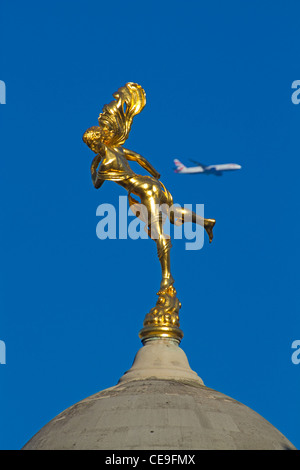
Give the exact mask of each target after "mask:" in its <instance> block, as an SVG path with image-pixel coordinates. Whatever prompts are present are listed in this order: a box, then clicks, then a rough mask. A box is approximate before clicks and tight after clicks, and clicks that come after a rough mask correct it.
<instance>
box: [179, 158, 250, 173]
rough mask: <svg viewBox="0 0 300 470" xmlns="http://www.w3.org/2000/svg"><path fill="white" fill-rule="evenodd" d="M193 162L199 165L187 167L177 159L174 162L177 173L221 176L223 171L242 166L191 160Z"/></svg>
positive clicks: (237, 168) (238, 168)
mask: <svg viewBox="0 0 300 470" xmlns="http://www.w3.org/2000/svg"><path fill="white" fill-rule="evenodd" d="M191 162H193V163H195V164H196V165H197V166H192V167H187V166H185V165H184V164H183V163H181V162H180V161H179V160H177V159H175V160H174V163H175V166H176V169H175V170H174V171H175V173H205V174H206V175H216V176H221V175H222V174H223V171H233V170H240V169H241V168H242V167H241V165H237V164H236V163H222V164H220V165H203V163H200V162H196V161H194V160H191Z"/></svg>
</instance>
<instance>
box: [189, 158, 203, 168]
mask: <svg viewBox="0 0 300 470" xmlns="http://www.w3.org/2000/svg"><path fill="white" fill-rule="evenodd" d="M189 160H190V162H192V163H195V165H199V166H202V168H205V167H206V165H204V163H200V162H197V161H196V160H192V159H191V158H190V159H189Z"/></svg>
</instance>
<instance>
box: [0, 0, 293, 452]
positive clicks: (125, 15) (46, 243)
mask: <svg viewBox="0 0 300 470" xmlns="http://www.w3.org/2000/svg"><path fill="white" fill-rule="evenodd" d="M299 14H300V6H299V3H298V2H296V1H290V2H288V3H287V2H285V3H284V2H281V1H272V2H271V1H267V0H266V1H264V2H260V1H257V0H254V1H251V2H240V1H233V0H229V1H227V2H223V1H212V2H202V1H199V0H189V1H188V2H183V1H176V0H172V1H169V0H163V1H159V2H158V1H156V0H151V1H145V2H142V3H141V2H139V1H130V0H129V1H127V2H126V3H125V2H121V1H119V0H116V1H115V2H113V3H109V2H103V1H99V0H86V1H85V2H83V1H82V0H81V1H76V0H73V1H70V0H65V1H64V2H61V1H58V0H53V1H52V2H49V3H45V2H37V1H29V2H20V1H17V2H13V3H12V2H9V1H8V0H3V1H2V3H1V18H0V31H1V32H0V38H1V45H2V48H1V49H2V50H1V52H2V53H1V56H2V61H1V62H2V67H1V72H0V73H1V75H0V80H3V81H4V82H5V84H6V93H7V94H6V104H5V105H1V106H0V125H1V140H0V151H1V171H0V182H1V184H0V193H1V200H2V204H1V220H2V224H1V232H0V240H1V247H2V249H1V270H0V282H1V292H0V309H1V317H0V340H2V341H4V342H5V345H6V353H7V357H6V364H0V416H1V431H0V448H1V449H19V448H21V447H22V446H23V445H24V444H25V443H26V442H27V440H28V439H29V438H30V437H31V436H32V435H33V434H35V433H36V432H37V431H38V430H39V429H40V428H41V427H42V426H43V425H44V424H46V423H47V422H48V421H49V420H50V419H52V418H53V417H54V416H56V415H57V414H58V413H59V412H61V411H63V410H64V409H65V408H67V407H69V406H71V405H72V404H74V403H76V402H78V401H79V400H81V399H83V398H85V397H87V396H89V395H92V394H94V393H96V392H98V391H100V390H102V389H105V388H107V387H110V386H113V385H115V384H116V383H117V381H118V379H119V378H120V376H121V375H122V374H123V373H124V372H125V371H126V370H128V369H129V368H130V366H131V364H132V361H133V359H134V356H135V354H136V352H137V350H138V349H139V348H140V347H141V342H140V340H139V338H138V332H139V330H140V329H141V327H142V322H143V319H144V316H145V314H146V313H147V312H148V311H149V309H150V308H151V307H152V306H153V305H154V303H155V302H156V292H157V290H158V287H159V282H160V268H159V263H158V260H157V258H156V248H155V244H154V243H153V242H152V241H151V240H102V241H101V240H99V239H98V238H97V236H96V225H97V222H98V220H99V218H97V217H96V209H97V206H98V205H99V204H102V203H111V204H115V205H116V206H117V204H118V198H119V196H121V195H125V192H124V190H122V188H120V187H119V186H117V185H116V184H113V183H112V182H106V183H105V184H104V185H103V187H102V188H101V189H100V190H98V191H96V190H95V189H94V187H93V185H92V182H91V178H90V172H89V167H90V163H91V160H92V157H93V155H92V152H91V151H90V150H89V149H88V148H87V147H86V146H85V145H84V144H83V142H82V140H81V138H82V134H83V132H84V131H85V130H86V129H87V128H88V127H90V126H92V125H96V124H97V117H98V114H99V112H100V111H101V109H102V106H103V105H104V104H105V103H108V102H109V101H111V99H112V93H113V92H115V91H116V90H117V89H118V88H119V87H120V86H122V85H124V84H125V83H126V82H129V81H133V82H137V83H139V84H141V85H142V86H143V88H144V89H145V90H146V93H147V105H146V107H145V109H144V110H143V111H142V113H141V114H140V115H139V116H137V117H136V118H135V121H134V123H133V126H132V131H131V134H130V137H129V139H128V141H127V143H126V146H127V147H128V148H131V149H132V150H135V151H136V152H139V153H140V154H142V155H144V156H145V157H146V158H147V159H148V160H150V161H151V163H152V164H153V165H154V167H155V168H156V169H157V170H158V171H159V172H160V173H161V179H162V181H163V182H164V184H165V185H166V186H167V188H168V189H169V190H170V191H171V193H172V195H173V197H174V200H175V201H176V202H178V203H181V204H196V203H199V204H204V205H205V215H206V216H207V217H213V218H215V219H216V220H217V223H216V228H215V238H214V241H213V243H212V244H211V245H209V243H208V240H207V238H206V239H205V244H204V247H203V249H202V250H199V251H187V250H185V242H184V240H174V242H173V248H172V269H173V275H174V277H175V287H176V289H177V292H178V296H179V298H180V300H181V302H182V309H181V327H182V329H183V332H184V338H183V340H182V343H181V347H182V348H183V349H184V351H185V352H186V354H187V356H188V359H189V362H190V365H191V367H192V369H193V370H195V371H196V372H197V373H198V374H199V375H200V376H201V377H202V379H203V380H204V383H205V384H206V385H207V386H209V387H211V388H214V389H216V390H218V391H220V392H222V393H225V394H227V395H229V396H231V397H233V398H235V399H237V400H238V401H240V402H242V403H244V404H245V405H247V406H249V407H251V408H253V409H254V410H255V411H257V412H258V413H260V414H261V415H262V416H264V418H266V419H267V420H268V421H270V422H271V423H272V424H273V425H274V426H276V427H277V428H278V429H279V430H280V431H281V432H282V433H283V434H285V436H286V437H287V438H288V439H289V440H290V441H291V442H292V443H293V444H294V445H295V446H296V447H297V448H300V435H299V425H298V423H299V416H300V404H299V386H300V364H298V365H297V364H294V363H293V362H292V360H291V356H292V353H293V350H292V349H291V345H292V342H293V341H295V340H299V339H300V321H299V307H300V305H299V304H300V299H299V281H300V278H299V262H300V256H299V240H298V239H299V229H300V221H299V217H298V214H299V201H300V198H299V182H298V179H299V171H300V162H299V150H300V140H299V125H300V105H299V106H298V105H295V104H293V103H292V100H291V95H292V92H293V90H292V88H291V85H292V82H293V81H294V80H298V79H300V69H299V63H300V61H299ZM175 157H177V158H179V159H180V160H181V161H182V162H184V163H186V164H188V163H189V158H193V159H196V160H197V159H198V160H200V161H203V162H204V163H207V164H212V163H227V162H234V163H239V164H240V165H242V170H241V171H239V172H233V173H229V174H225V175H223V176H222V177H221V178H216V177H214V176H204V175H197V176H184V175H178V174H175V173H174V172H173V158H175ZM134 169H136V170H137V167H134ZM141 172H142V173H144V172H143V170H142V171H141Z"/></svg>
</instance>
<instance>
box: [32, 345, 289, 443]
mask: <svg viewBox="0 0 300 470" xmlns="http://www.w3.org/2000/svg"><path fill="white" fill-rule="evenodd" d="M23 449H24V450H79V449H80V450H88V449H92V450H100V449H105V450H155V449H157V450H188V449H194V450H210V449H212V450H230V449H233V450H276V449H278V450H285V449H286V450H292V449H295V447H294V446H293V444H291V443H290V442H289V441H288V440H287V439H286V438H285V437H284V436H283V435H282V434H281V433H280V432H279V431H278V430H277V429H276V428H275V427H274V426H272V425H271V424H270V423H269V422H268V421H266V420H265V419H264V418H263V417H262V416H260V415H259V414H257V413H256V412H255V411H253V410H251V409H250V408H248V407H247V406H245V405H243V404H241V403H239V402H238V401H236V400H234V399H232V398H230V397H228V396H226V395H224V394H222V393H220V392H217V391H215V390H212V389H211V388H208V387H206V386H205V385H204V384H203V381H202V379H201V378H200V377H199V376H198V375H197V374H196V373H195V372H194V371H192V370H191V368H190V366H189V364H188V360H187V358H186V355H185V353H184V352H183V350H182V349H181V348H180V347H179V346H178V345H177V344H175V342H172V341H170V340H162V339H160V340H152V341H149V342H147V343H146V344H145V345H144V346H143V347H142V348H141V349H140V350H139V351H138V354H137V356H136V358H135V361H134V363H133V366H132V368H131V369H130V370H129V371H128V372H126V373H125V374H124V375H123V377H121V379H120V380H119V382H118V384H117V385H115V386H114V387H111V388H108V389H106V390H103V391H101V392H99V393H96V394H95V395H92V396H90V397H88V398H86V399H84V400H82V401H80V402H79V403H76V404H75V405H73V406H71V407H70V408H68V409H66V410H65V411H63V412H62V413H61V414H59V415H58V416H57V417H55V418H54V419H53V420H52V421H50V422H49V423H48V424H46V426H44V427H43V428H42V429H41V430H40V431H39V432H38V433H37V434H36V435H35V436H33V437H32V439H31V440H30V441H29V442H28V443H27V444H26V445H25V446H24V447H23Z"/></svg>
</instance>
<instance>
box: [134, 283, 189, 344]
mask: <svg viewBox="0 0 300 470" xmlns="http://www.w3.org/2000/svg"><path fill="white" fill-rule="evenodd" d="M157 295H158V301H157V302H156V306H155V307H154V308H152V309H151V310H150V312H149V313H148V314H147V315H146V317H145V320H144V325H143V328H142V330H141V331H140V333H139V337H140V339H141V340H142V342H143V343H144V342H145V341H146V340H147V339H152V338H172V339H174V340H176V341H177V342H178V344H179V343H180V341H181V340H182V338H183V332H182V331H181V329H180V328H179V310H180V308H181V303H180V302H179V300H178V298H177V296H176V290H175V289H174V287H173V285H170V286H168V287H166V288H165V289H161V290H160V291H159V292H158V294H157Z"/></svg>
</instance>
